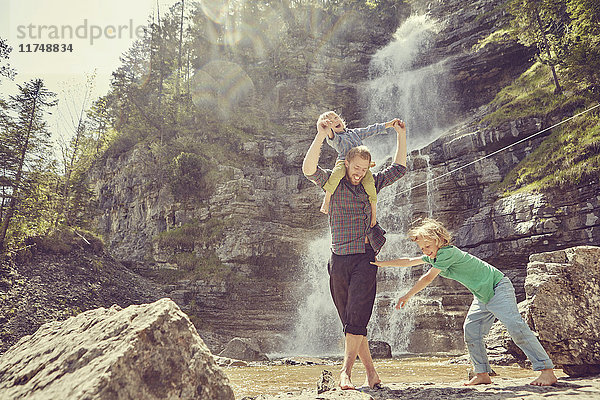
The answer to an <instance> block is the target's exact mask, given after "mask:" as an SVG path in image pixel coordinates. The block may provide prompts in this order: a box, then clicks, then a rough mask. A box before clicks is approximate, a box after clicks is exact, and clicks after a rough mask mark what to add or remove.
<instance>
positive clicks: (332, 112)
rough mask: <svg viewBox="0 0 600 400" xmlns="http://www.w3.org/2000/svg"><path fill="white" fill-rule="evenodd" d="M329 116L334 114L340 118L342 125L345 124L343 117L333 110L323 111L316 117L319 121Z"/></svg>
mask: <svg viewBox="0 0 600 400" xmlns="http://www.w3.org/2000/svg"><path fill="white" fill-rule="evenodd" d="M331 116H335V117H338V118H339V119H340V120H342V123H343V124H344V126H346V120H345V119H344V118H342V116H341V115H339V114H338V113H336V112H335V111H331V110H330V111H325V112H324V113H323V114H321V115H319V118H318V119H317V122H320V121H322V120H324V119H326V118H329V117H331Z"/></svg>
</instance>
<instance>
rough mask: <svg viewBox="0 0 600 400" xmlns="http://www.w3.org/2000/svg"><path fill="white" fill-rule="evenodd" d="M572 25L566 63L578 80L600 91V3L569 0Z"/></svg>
mask: <svg viewBox="0 0 600 400" xmlns="http://www.w3.org/2000/svg"><path fill="white" fill-rule="evenodd" d="M567 13H568V14H569V16H570V19H571V24H570V26H569V31H568V34H567V40H566V43H565V53H566V55H565V60H564V64H565V66H566V67H567V68H568V69H569V72H570V74H571V75H572V77H573V78H574V79H575V80H578V81H584V82H587V83H588V84H590V85H591V86H592V89H593V90H595V91H596V93H598V91H600V88H599V86H600V2H599V1H597V0H570V1H567Z"/></svg>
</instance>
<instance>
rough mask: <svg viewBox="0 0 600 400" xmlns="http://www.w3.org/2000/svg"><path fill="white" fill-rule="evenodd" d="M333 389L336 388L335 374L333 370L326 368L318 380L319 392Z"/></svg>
mask: <svg viewBox="0 0 600 400" xmlns="http://www.w3.org/2000/svg"><path fill="white" fill-rule="evenodd" d="M333 389H335V379H333V374H332V373H331V371H327V370H326V369H324V370H323V372H321V376H319V380H318V381H317V393H318V394H321V393H323V392H326V391H328V390H333Z"/></svg>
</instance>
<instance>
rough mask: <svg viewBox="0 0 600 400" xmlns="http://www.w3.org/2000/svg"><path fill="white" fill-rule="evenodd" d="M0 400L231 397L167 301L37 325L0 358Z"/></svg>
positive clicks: (222, 378) (205, 351)
mask: <svg viewBox="0 0 600 400" xmlns="http://www.w3.org/2000/svg"><path fill="white" fill-rule="evenodd" d="M0 398H2V399H15V400H16V399H31V400H35V399H70V400H72V399H117V398H118V399H146V400H151V399H218V400H222V399H231V400H233V399H234V395H233V391H232V389H231V387H230V386H229V381H228V379H227V377H226V376H225V374H224V373H223V371H222V370H221V369H220V368H219V367H218V366H217V365H216V364H215V362H214V360H213V357H212V355H211V353H210V351H209V350H208V348H207V347H206V345H205V344H204V342H203V341H202V339H201V338H200V336H199V335H198V333H197V331H196V329H195V328H194V326H193V325H192V323H191V322H190V320H189V319H188V317H187V316H186V315H185V314H184V313H183V312H182V311H181V310H180V309H179V307H178V306H177V305H176V304H175V303H174V302H173V301H172V300H170V299H166V298H165V299H161V300H158V301H156V302H154V303H151V304H143V305H136V306H129V307H127V308H125V309H121V308H120V307H118V306H113V307H111V308H109V309H106V308H99V309H95V310H90V311H86V312H84V313H81V314H79V315H77V316H75V317H71V318H69V319H67V320H66V321H63V322H51V323H47V324H44V325H42V326H41V327H40V328H39V329H38V330H37V332H36V333H35V334H33V335H31V336H25V337H23V338H22V339H21V340H20V341H19V342H18V343H17V344H15V345H14V346H13V347H11V348H10V349H9V350H8V351H7V352H6V353H4V354H3V355H2V357H1V358H0Z"/></svg>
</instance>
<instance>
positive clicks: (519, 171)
mask: <svg viewBox="0 0 600 400" xmlns="http://www.w3.org/2000/svg"><path fill="white" fill-rule="evenodd" d="M599 176H600V113H598V112H596V113H595V114H594V115H592V116H586V118H579V119H574V120H572V121H570V122H569V123H567V124H565V125H563V126H562V127H560V129H555V130H554V132H552V134H551V135H550V136H549V137H548V138H547V139H545V140H544V142H543V143H542V144H541V145H540V146H539V147H538V148H537V149H535V150H534V151H533V153H532V154H531V155H529V156H528V157H527V158H525V159H524V160H523V161H521V163H519V164H518V165H517V167H515V168H514V169H513V171H511V172H510V173H509V174H508V175H507V176H506V177H505V178H504V180H503V182H502V184H501V186H500V188H501V189H502V190H504V191H506V192H507V193H511V192H513V191H516V190H528V191H531V190H547V189H550V188H562V187H568V186H573V185H580V184H583V183H586V182H588V181H594V180H597V179H598V177H599Z"/></svg>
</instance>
